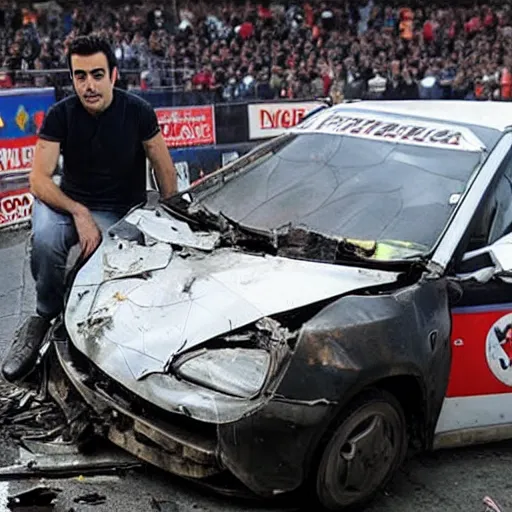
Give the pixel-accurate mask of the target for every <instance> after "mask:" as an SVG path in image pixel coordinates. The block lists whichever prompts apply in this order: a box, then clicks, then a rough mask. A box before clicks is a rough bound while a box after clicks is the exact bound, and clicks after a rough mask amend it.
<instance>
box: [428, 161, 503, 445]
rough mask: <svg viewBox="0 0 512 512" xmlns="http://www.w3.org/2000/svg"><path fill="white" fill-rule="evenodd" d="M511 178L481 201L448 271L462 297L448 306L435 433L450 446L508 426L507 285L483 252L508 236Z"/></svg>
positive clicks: (488, 437)
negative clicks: (444, 381) (447, 347)
mask: <svg viewBox="0 0 512 512" xmlns="http://www.w3.org/2000/svg"><path fill="white" fill-rule="evenodd" d="M511 174H512V165H510V164H509V165H507V167H506V168H505V170H504V172H502V174H501V176H500V177H499V178H498V179H497V180H496V184H495V185H493V187H492V189H491V190H490V191H489V193H488V194H487V197H486V198H485V199H484V200H483V201H482V204H481V206H480V207H479V209H478V211H477V214H476V215H475V218H474V219H473V221H472V223H471V225H470V228H469V230H468V234H467V236H465V237H464V242H463V245H464V247H462V248H461V250H460V251H459V254H460V253H464V254H466V257H465V258H462V259H461V261H459V262H457V263H456V264H455V265H454V267H453V269H452V279H453V281H455V282H456V283H458V284H459V285H460V287H461V289H462V294H461V295H460V296H459V297H457V300H454V301H453V303H452V304H451V316H452V335H451V343H452V362H451V371H450V378H449V383H448V388H447V393H446V398H445V401H444V404H443V408H442V411H441V415H440V418H439V422H438V425H437V428H436V434H442V433H449V432H451V433H452V435H451V436H448V439H449V443H448V444H450V445H453V444H469V443H472V442H477V441H484V440H492V439H493V438H495V439H500V438H503V437H507V436H508V434H506V433H504V430H503V429H500V428H499V427H500V426H504V425H507V424H512V284H511V282H507V281H505V280H503V279H501V278H499V277H496V276H494V275H493V274H494V273H495V264H494V262H493V260H492V259H491V256H490V255H489V253H488V252H486V247H488V246H490V245H491V244H492V243H494V242H495V241H497V240H499V239H500V238H501V237H503V236H504V235H506V234H507V233H510V232H511V231H512V180H511ZM511 247H512V245H511ZM468 254H469V255H471V257H468ZM490 426H493V427H498V428H493V429H489V428H488V427H490ZM456 431H459V433H458V434H456V435H453V434H454V433H455V432H456ZM460 431H463V432H460ZM509 433H510V436H511V437H512V429H510V432H509Z"/></svg>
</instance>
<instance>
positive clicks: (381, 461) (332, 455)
mask: <svg viewBox="0 0 512 512" xmlns="http://www.w3.org/2000/svg"><path fill="white" fill-rule="evenodd" d="M331 432H332V434H331V436H330V438H329V439H326V444H324V448H323V450H322V452H321V455H320V460H319V463H318V467H317V471H316V475H315V480H316V496H317V499H318V500H319V502H320V504H321V505H322V506H323V507H324V508H325V509H327V510H333V511H339V510H348V509H354V508H357V510H360V509H361V508H360V507H362V506H363V505H365V504H367V503H368V502H369V501H370V500H371V499H372V498H373V497H374V496H375V494H376V493H377V492H378V491H379V490H380V489H382V488H383V487H384V486H385V485H386V484H387V483H388V482H389V480H390V479H391V477H392V476H393V475H394V473H395V471H396V470H397V469H398V467H399V466H400V465H401V464H402V462H403V460H404V458H405V454H406V452H407V445H408V436H407V422H406V419H405V415H404V412H403V408H402V406H401V405H400V403H399V402H398V400H397V399H396V398H395V397H394V396H393V395H392V394H391V393H388V392H386V391H383V390H378V389H372V390H369V391H367V392H365V393H363V394H361V395H360V396H359V397H357V398H356V399H354V401H353V402H352V403H351V404H349V405H348V406H347V408H346V409H345V410H344V411H343V412H342V413H341V414H340V416H339V420H338V421H337V423H336V424H335V425H334V429H333V430H331Z"/></svg>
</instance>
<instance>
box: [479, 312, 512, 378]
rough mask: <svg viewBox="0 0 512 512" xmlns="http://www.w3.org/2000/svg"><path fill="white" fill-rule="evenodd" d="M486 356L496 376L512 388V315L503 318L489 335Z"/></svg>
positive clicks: (492, 328) (496, 323)
mask: <svg viewBox="0 0 512 512" xmlns="http://www.w3.org/2000/svg"><path fill="white" fill-rule="evenodd" d="M485 355H486V358H487V364H488V365H489V368H490V369H491V371H492V373H493V374H494V376H495V377H496V378H497V379H498V380H499V381H501V382H503V384H506V385H507V386H511V387H512V313H510V314H508V315H505V316H502V317H501V318H500V319H499V320H497V321H496V322H495V323H494V325H493V326H492V327H491V329H490V330H489V332H488V333H487V341H486V345H485Z"/></svg>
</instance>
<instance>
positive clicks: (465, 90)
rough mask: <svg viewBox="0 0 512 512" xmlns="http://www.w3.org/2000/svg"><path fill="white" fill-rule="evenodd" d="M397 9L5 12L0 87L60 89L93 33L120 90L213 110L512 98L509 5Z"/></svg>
mask: <svg viewBox="0 0 512 512" xmlns="http://www.w3.org/2000/svg"><path fill="white" fill-rule="evenodd" d="M392 2H393V0H305V1H302V0H296V1H293V0H274V1H267V0H260V2H256V1H255V2H251V1H240V0H238V1H237V0H231V1H227V0H216V1H215V2H204V1H203V2H198V1H195V0H167V2H166V3H154V2H140V3H134V2H133V1H129V0H125V1H124V2H119V1H118V2H114V1H113V0H111V2H105V0H104V1H102V2H92V3H91V2H89V1H87V2H86V3H77V2H74V3H66V4H64V3H62V4H61V3H58V2H57V1H55V0H53V1H50V2H40V3H38V4H30V5H28V6H26V7H21V6H20V5H19V4H17V3H16V2H15V1H14V2H13V1H9V0H0V69H2V70H3V72H2V73H0V87H9V86H14V85H18V86H19V85H26V84H28V83H29V82H30V83H33V84H35V85H36V86H43V85H47V84H49V83H51V81H52V80H53V79H54V78H55V77H57V76H61V77H62V76H63V73H62V72H61V71H59V70H63V69H65V68H66V46H67V44H68V42H69V39H70V38H72V37H73V36H75V35H77V34H83V33H88V32H91V31H95V32H101V33H103V34H105V35H106V36H108V37H109V38H110V40H111V42H112V45H113V46H114V48H115V53H116V55H117V58H118V61H119V67H120V69H121V70H122V73H121V76H122V78H123V81H124V85H125V86H127V87H141V88H160V87H165V88H172V89H174V90H183V91H190V90H199V91H213V93H214V94H215V97H216V99H217V100H218V101H233V100H243V99H248V98H252V97H255V96H257V97H259V98H263V99H274V98H312V97H324V96H328V95H330V96H331V97H332V98H333V100H334V102H339V101H341V100H343V99H344V98H345V99H356V98H372V99H377V98H387V99H405V98H411V99H413V98H445V99H503V100H508V99H510V98H511V97H512V2H511V1H510V0H489V1H487V2H486V3H485V4H477V3H474V2H471V3H469V2H468V3H467V5H463V2H461V1H458V2H452V3H451V4H449V3H445V4H441V3H438V4H436V3H435V0H434V1H430V2H427V1H425V0H402V2H396V0H394V3H392ZM107 4H108V5H107ZM59 73H60V75H59ZM64 78H65V79H68V80H69V78H68V77H67V74H66V73H64Z"/></svg>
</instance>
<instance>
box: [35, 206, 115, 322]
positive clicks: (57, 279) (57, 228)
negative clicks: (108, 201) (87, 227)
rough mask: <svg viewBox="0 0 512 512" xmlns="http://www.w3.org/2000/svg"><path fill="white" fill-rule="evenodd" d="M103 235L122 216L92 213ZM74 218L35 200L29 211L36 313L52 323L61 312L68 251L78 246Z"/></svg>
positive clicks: (102, 212)
mask: <svg viewBox="0 0 512 512" xmlns="http://www.w3.org/2000/svg"><path fill="white" fill-rule="evenodd" d="M91 213H92V216H93V217H94V220H95V221H96V223H97V224H98V227H99V228H100V230H101V231H102V233H104V232H105V231H106V230H107V229H108V228H109V227H110V226H112V225H113V224H115V223H116V222H117V221H119V220H120V219H121V217H122V216H123V214H121V213H117V212H112V211H98V210H92V211H91ZM78 242H79V240H78V234H77V232H76V229H75V224H74V221H73V217H72V216H71V215H69V214H67V213H63V212H59V211H57V210H54V209H52V208H50V207H49V206H47V205H46V204H44V203H42V202H41V201H39V200H37V199H35V200H34V206H33V210H32V252H31V258H30V268H31V271H32V276H33V278H34V280H35V282H36V294H37V302H36V305H37V306H36V307H37V313H38V314H39V315H41V316H44V317H46V318H48V319H53V318H55V317H56V316H57V315H59V313H61V311H62V309H63V298H64V294H65V273H66V262H67V258H68V255H69V252H70V250H71V248H72V247H73V246H74V245H76V244H78Z"/></svg>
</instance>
